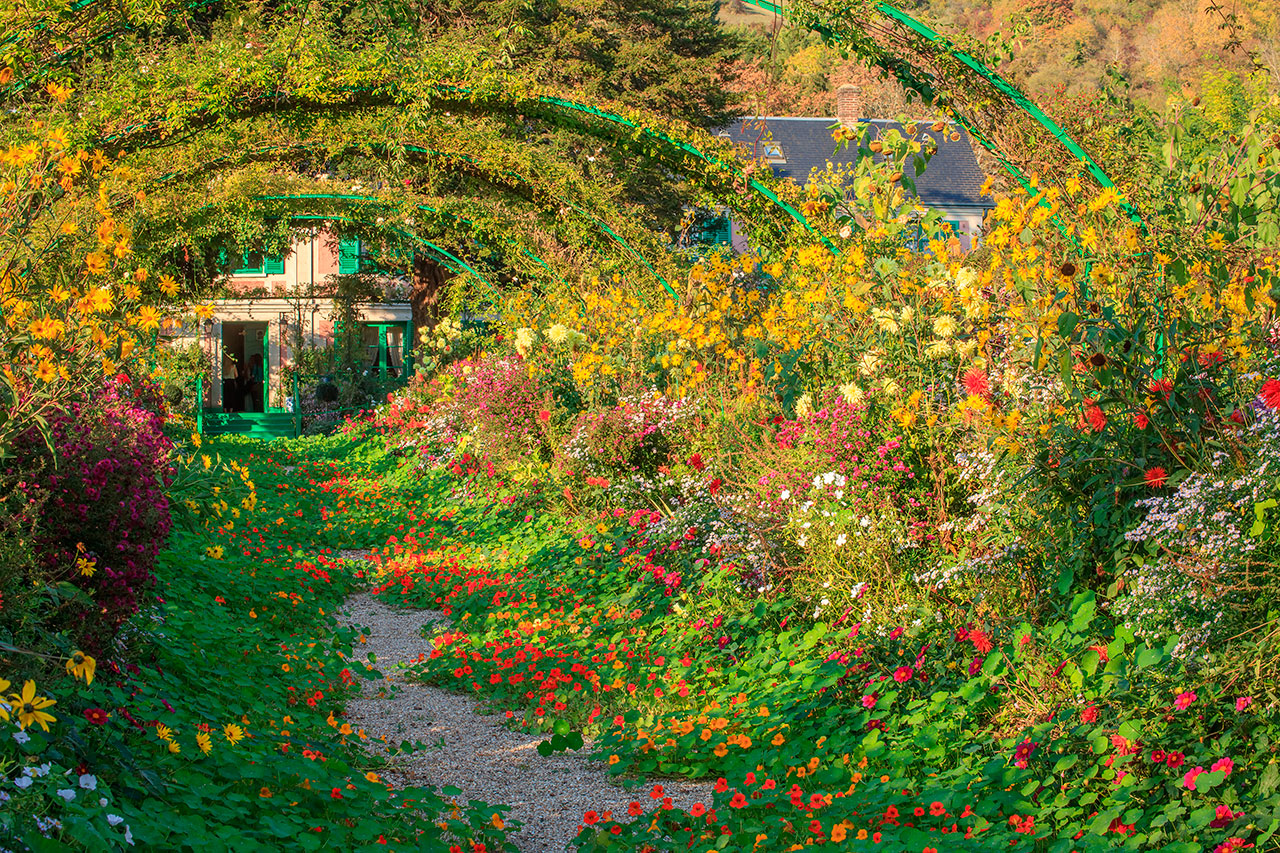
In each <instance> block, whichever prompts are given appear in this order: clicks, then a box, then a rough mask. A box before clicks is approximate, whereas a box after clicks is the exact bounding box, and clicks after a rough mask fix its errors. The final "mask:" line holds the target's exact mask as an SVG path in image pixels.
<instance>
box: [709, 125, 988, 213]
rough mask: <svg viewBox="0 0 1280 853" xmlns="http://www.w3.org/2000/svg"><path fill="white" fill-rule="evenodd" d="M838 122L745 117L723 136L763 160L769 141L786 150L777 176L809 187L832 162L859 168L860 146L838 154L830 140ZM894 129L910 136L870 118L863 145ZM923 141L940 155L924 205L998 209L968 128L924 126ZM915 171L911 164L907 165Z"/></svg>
mask: <svg viewBox="0 0 1280 853" xmlns="http://www.w3.org/2000/svg"><path fill="white" fill-rule="evenodd" d="M835 124H836V119H834V118H799V117H795V116H759V117H754V116H753V117H746V118H740V119H737V120H736V121H734V122H733V123H732V124H730V125H729V126H728V127H726V128H723V129H721V130H720V131H719V132H718V135H720V136H727V137H728V138H729V139H731V140H732V141H733V142H735V143H737V144H739V145H742V146H745V147H746V148H747V149H748V151H751V152H754V153H756V155H757V156H758V157H760V158H761V159H762V160H765V159H767V158H766V151H765V144H764V143H765V142H773V143H776V144H777V145H779V146H781V149H782V155H783V157H785V159H786V162H785V163H771V164H770V165H771V166H772V168H773V173H774V174H775V175H776V176H777V177H779V178H791V179H792V180H793V181H795V182H796V183H797V184H799V185H801V186H804V185H805V184H806V183H807V182H808V180H809V174H810V172H812V171H813V170H814V169H815V168H818V169H823V168H825V167H826V165H827V163H828V162H831V163H832V164H833V165H834V166H836V167H840V166H846V165H852V164H854V163H855V162H856V161H857V159H858V146H857V145H854V144H853V143H850V144H849V147H848V148H846V149H845V150H844V151H841V152H839V154H837V153H836V151H835V142H834V141H833V140H832V138H831V131H832V127H833V126H834V125H835ZM890 128H896V129H897V130H898V131H899V132H900V133H903V134H904V135H905V131H904V130H903V128H902V125H901V124H900V123H898V122H896V121H888V120H883V119H871V120H870V121H869V123H868V126H867V134H868V137H870V138H866V137H864V139H863V140H862V141H863V144H866V143H867V142H869V141H870V139H873V138H875V137H876V136H879V135H880V134H882V133H884V132H886V131H887V130H889V129H890ZM952 131H955V132H957V133H959V134H960V139H959V140H958V141H956V142H952V141H951V140H950V139H946V138H944V137H945V136H947V135H949V134H950V133H951V132H952ZM919 132H920V138H923V136H925V135H927V136H930V137H932V138H933V140H934V141H935V142H936V143H937V153H936V154H934V155H933V158H932V159H931V160H930V161H929V167H928V168H927V169H926V170H925V171H924V173H922V174H921V175H919V176H918V177H916V192H917V193H918V195H919V197H920V200H921V201H922V202H924V203H925V204H927V205H930V206H933V207H954V206H962V207H981V208H990V207H993V206H994V205H993V204H992V203H991V201H990V200H989V199H988V198H986V197H984V196H983V195H982V194H981V192H980V190H981V187H982V183H983V181H984V180H985V179H986V176H985V175H983V173H982V170H981V169H980V168H978V160H977V158H976V157H974V156H973V149H972V148H971V147H970V143H969V135H968V134H967V133H965V131H964V129H963V128H960V127H956V126H954V125H948V126H947V127H946V128H945V129H944V130H942V131H940V132H935V131H934V130H933V129H932V127H931V125H928V124H923V123H922V124H921V125H920V131H919ZM907 165H908V168H910V165H911V164H910V162H908V164H907Z"/></svg>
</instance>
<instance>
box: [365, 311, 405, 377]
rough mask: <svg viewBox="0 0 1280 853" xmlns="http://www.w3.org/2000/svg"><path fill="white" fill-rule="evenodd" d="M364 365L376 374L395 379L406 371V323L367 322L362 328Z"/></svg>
mask: <svg viewBox="0 0 1280 853" xmlns="http://www.w3.org/2000/svg"><path fill="white" fill-rule="evenodd" d="M360 343H361V346H362V347H363V349H364V365H365V369H366V370H369V371H371V372H372V373H373V375H375V376H384V377H386V378H388V379H395V378H397V377H399V376H400V375H401V373H403V371H404V360H405V346H404V344H405V324H404V323H365V324H363V326H361V328H360Z"/></svg>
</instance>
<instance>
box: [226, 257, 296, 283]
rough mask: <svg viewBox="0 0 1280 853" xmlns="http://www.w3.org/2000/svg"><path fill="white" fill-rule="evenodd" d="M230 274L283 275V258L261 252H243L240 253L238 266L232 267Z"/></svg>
mask: <svg viewBox="0 0 1280 853" xmlns="http://www.w3.org/2000/svg"><path fill="white" fill-rule="evenodd" d="M231 274H232V275H243V276H259V277H261V276H268V275H284V258H282V257H280V258H273V257H271V256H269V255H266V254H264V253H262V252H243V253H241V255H240V266H239V267H237V268H236V269H233V270H232V271H231Z"/></svg>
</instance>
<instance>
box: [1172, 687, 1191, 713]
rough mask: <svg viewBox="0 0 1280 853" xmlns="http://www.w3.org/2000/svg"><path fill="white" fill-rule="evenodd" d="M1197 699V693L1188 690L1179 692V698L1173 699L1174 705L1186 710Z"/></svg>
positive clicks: (1180, 709)
mask: <svg viewBox="0 0 1280 853" xmlns="http://www.w3.org/2000/svg"><path fill="white" fill-rule="evenodd" d="M1194 701H1196V694H1195V693H1194V692H1193V691H1191V690H1188V691H1187V692H1186V693H1179V694H1178V698H1177V699H1174V700H1173V707H1175V708H1177V709H1178V710H1179V711H1185V710H1187V708H1190V707H1191V703H1192V702H1194Z"/></svg>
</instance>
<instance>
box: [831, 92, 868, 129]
mask: <svg viewBox="0 0 1280 853" xmlns="http://www.w3.org/2000/svg"><path fill="white" fill-rule="evenodd" d="M865 117H866V116H864V115H862V87H861V86H855V85H853V84H852V83H845V84H844V85H842V86H840V87H839V88H838V89H836V118H838V119H839V120H840V123H841V124H842V125H844V126H845V127H852V126H853V125H855V124H857V123H858V121H859V120H860V119H863V118H865Z"/></svg>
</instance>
